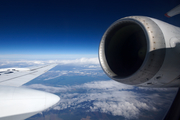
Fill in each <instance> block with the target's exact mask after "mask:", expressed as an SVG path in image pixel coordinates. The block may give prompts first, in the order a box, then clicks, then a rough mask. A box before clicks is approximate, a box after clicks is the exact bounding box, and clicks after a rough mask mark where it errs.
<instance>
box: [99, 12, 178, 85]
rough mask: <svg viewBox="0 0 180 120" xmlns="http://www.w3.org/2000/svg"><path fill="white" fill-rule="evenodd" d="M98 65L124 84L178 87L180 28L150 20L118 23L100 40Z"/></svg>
mask: <svg viewBox="0 0 180 120" xmlns="http://www.w3.org/2000/svg"><path fill="white" fill-rule="evenodd" d="M99 61H100V64H101V67H102V68H103V70H104V72H105V73H106V74H107V75H108V76H109V77H110V78H112V79H114V80H116V81H118V82H121V83H124V84H129V85H135V86H147V87H180V28H179V27H175V26H173V25H170V24H168V23H165V22H162V21H160V20H157V19H154V18H150V17H143V16H130V17H125V18H122V19H119V20H117V21H116V22H114V23H113V24H112V25H111V26H110V27H109V28H108V29H107V30H106V32H105V33H104V35H103V37H102V39H101V42H100V46H99Z"/></svg>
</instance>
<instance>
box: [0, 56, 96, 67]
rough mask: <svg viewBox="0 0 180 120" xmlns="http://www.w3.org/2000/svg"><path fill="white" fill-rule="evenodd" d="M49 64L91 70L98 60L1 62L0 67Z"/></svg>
mask: <svg viewBox="0 0 180 120" xmlns="http://www.w3.org/2000/svg"><path fill="white" fill-rule="evenodd" d="M49 63H57V64H59V65H91V66H89V67H90V68H91V69H94V68H96V67H97V66H96V65H99V60H98V58H79V59H68V60H1V61H0V67H3V66H7V65H9V66H27V67H29V66H33V65H43V64H49Z"/></svg>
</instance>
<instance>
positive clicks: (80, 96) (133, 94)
mask: <svg viewBox="0 0 180 120" xmlns="http://www.w3.org/2000/svg"><path fill="white" fill-rule="evenodd" d="M26 87H30V88H36V89H41V90H45V91H47V92H52V93H57V94H60V97H61V101H60V102H59V103H58V104H57V106H55V107H54V108H53V109H54V110H64V109H67V108H71V109H76V108H86V109H87V112H95V111H100V112H103V113H108V114H112V115H115V116H116V115H119V116H123V117H125V118H126V119H138V116H139V115H140V114H141V115H142V114H143V111H149V112H150V111H154V112H158V111H161V110H163V109H167V108H168V107H169V104H170V103H171V101H172V99H173V97H174V95H175V92H176V89H170V90H169V91H168V90H167V89H163V88H162V89H161V88H159V89H158V88H155V89H154V90H153V89H145V90H146V92H144V89H143V88H141V89H138V88H137V87H133V86H129V85H124V84H121V83H118V82H116V81H113V80H109V81H95V82H88V83H85V84H81V85H73V86H60V87H51V86H45V85H41V84H35V85H30V86H26ZM79 91H84V92H79ZM137 91H138V92H137ZM147 91H149V92H147ZM157 91H158V92H157ZM173 93H174V94H173ZM159 101H161V102H159Z"/></svg>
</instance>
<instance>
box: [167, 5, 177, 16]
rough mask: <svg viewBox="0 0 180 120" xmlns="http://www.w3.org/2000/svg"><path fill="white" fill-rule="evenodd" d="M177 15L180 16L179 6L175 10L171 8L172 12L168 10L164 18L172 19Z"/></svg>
mask: <svg viewBox="0 0 180 120" xmlns="http://www.w3.org/2000/svg"><path fill="white" fill-rule="evenodd" d="M177 14H180V5H178V6H176V7H175V8H173V9H172V10H170V11H169V12H167V13H166V14H165V16H166V17H173V16H175V15H177Z"/></svg>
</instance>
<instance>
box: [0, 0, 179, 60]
mask: <svg viewBox="0 0 180 120" xmlns="http://www.w3.org/2000/svg"><path fill="white" fill-rule="evenodd" d="M178 4H180V1H179V0H158V1H157V0H49V1H48V0H16V1H14V0H3V1H0V26H1V27H0V42H1V43H0V57H1V58H10V57H11V58H13V57H18V58H21V57H23V56H24V58H38V57H39V58H48V57H51V58H54V59H55V58H62V57H67V56H68V57H70V56H71V57H73V55H74V57H75V56H76V57H77V56H78V57H79V58H81V57H82V56H85V57H88V56H91V57H92V56H93V57H96V56H97V54H98V47H99V43H100V40H101V37H102V35H103V33H104V32H105V30H106V29H107V28H108V27H109V26H110V25H111V24H112V23H113V22H114V21H116V20H118V19H120V18H122V17H126V16H132V15H141V16H149V17H153V18H157V19H160V20H162V21H165V22H168V23H170V24H173V25H176V26H180V23H179V20H180V16H178V15H177V16H174V17H172V18H166V17H165V16H164V14H165V13H166V12H167V11H169V10H171V9H172V8H174V7H175V6H177V5H178ZM57 56H58V57H57Z"/></svg>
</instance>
